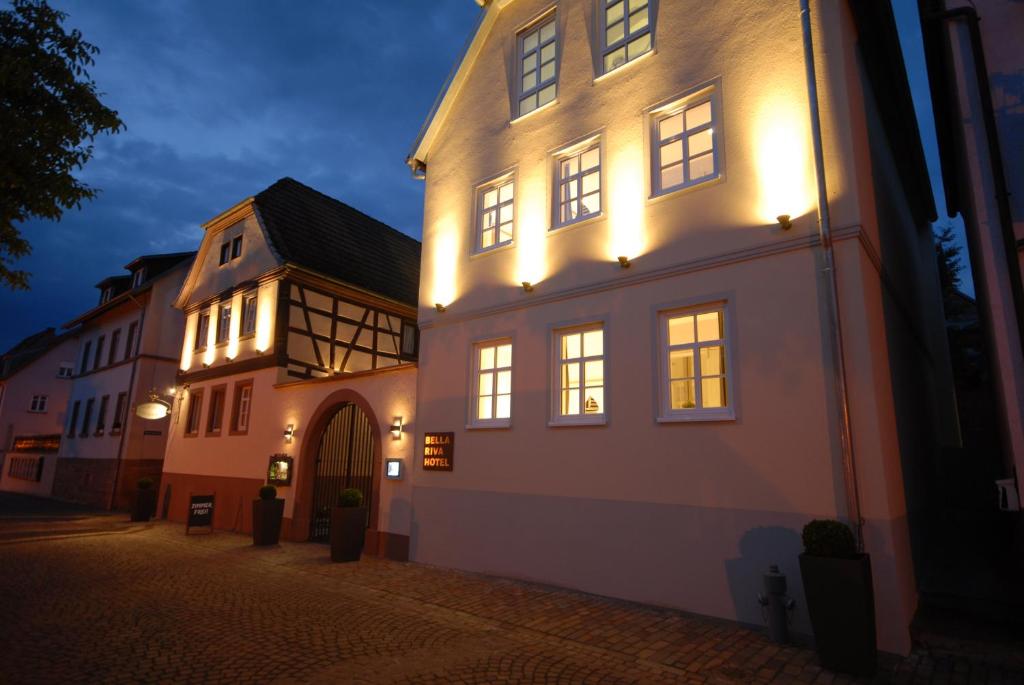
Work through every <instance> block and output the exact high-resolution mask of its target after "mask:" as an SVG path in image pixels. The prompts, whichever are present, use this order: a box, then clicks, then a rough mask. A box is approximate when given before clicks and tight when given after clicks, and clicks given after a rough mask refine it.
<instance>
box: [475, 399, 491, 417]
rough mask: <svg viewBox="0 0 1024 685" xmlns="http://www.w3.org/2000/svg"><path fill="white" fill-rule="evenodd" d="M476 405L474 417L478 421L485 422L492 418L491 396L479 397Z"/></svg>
mask: <svg viewBox="0 0 1024 685" xmlns="http://www.w3.org/2000/svg"><path fill="white" fill-rule="evenodd" d="M477 405H478V408H477V414H476V416H477V418H478V419H483V420H487V419H490V418H493V417H492V416H491V396H490V395H488V396H487V397H481V398H480V400H479V401H478V402H477Z"/></svg>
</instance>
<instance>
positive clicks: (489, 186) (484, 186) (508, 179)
mask: <svg viewBox="0 0 1024 685" xmlns="http://www.w3.org/2000/svg"><path fill="white" fill-rule="evenodd" d="M505 185H509V186H511V188H512V198H511V199H510V200H506V201H504V202H502V200H501V188H503V187H504V186H505ZM492 190H496V191H497V192H498V194H497V196H496V198H497V204H495V205H493V206H491V207H485V206H484V198H485V197H486V195H487V193H488V192H490V191H492ZM518 195H519V193H518V190H517V188H516V175H515V173H514V172H509V173H506V174H502V175H501V176H498V177H497V178H494V179H492V180H490V181H487V182H485V183H481V184H478V185H477V187H476V211H475V212H474V216H475V217H476V219H475V221H474V229H473V230H474V235H473V253H474V254H484V253H487V252H493V251H494V250H498V249H501V248H503V247H507V246H509V245H512V244H514V243H515V236H516V216H517V214H518V213H519V212H518V211H517V210H516V200H517V197H518ZM506 206H508V207H511V208H512V221H511V222H510V223H511V226H510V227H509V237H508V240H505V241H500V240H499V238H501V221H500V220H501V208H502V207H506ZM492 210H493V211H494V212H496V215H495V216H496V217H497V222H496V223H495V225H494V229H493V230H494V231H495V242H494V244H492V245H488V246H487V247H484V246H483V239H484V216H485V215H486V213H487V212H489V211H492Z"/></svg>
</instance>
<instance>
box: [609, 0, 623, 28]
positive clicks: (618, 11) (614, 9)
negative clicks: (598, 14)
mask: <svg viewBox="0 0 1024 685" xmlns="http://www.w3.org/2000/svg"><path fill="white" fill-rule="evenodd" d="M624 5H625V3H623V2H616V3H615V4H613V5H609V6H608V9H607V10H605V23H606V24H607V25H609V26H611V25H612V24H614V23H615V22H617V21H619V20H620V19H622V17H623V13H624V11H625V7H624Z"/></svg>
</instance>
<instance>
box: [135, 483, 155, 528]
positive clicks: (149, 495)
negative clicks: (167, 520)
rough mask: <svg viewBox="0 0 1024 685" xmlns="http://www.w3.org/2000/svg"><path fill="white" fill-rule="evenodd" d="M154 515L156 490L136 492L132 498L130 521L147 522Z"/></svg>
mask: <svg viewBox="0 0 1024 685" xmlns="http://www.w3.org/2000/svg"><path fill="white" fill-rule="evenodd" d="M155 513H156V489H155V488H150V489H149V490H136V491H135V495H134V496H133V497H132V521H148V520H149V519H151V518H153V514H155Z"/></svg>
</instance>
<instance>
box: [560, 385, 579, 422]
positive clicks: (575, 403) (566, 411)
mask: <svg viewBox="0 0 1024 685" xmlns="http://www.w3.org/2000/svg"><path fill="white" fill-rule="evenodd" d="M579 413H580V393H579V391H578V390H563V391H562V415H563V416H575V415H577V414H579Z"/></svg>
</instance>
